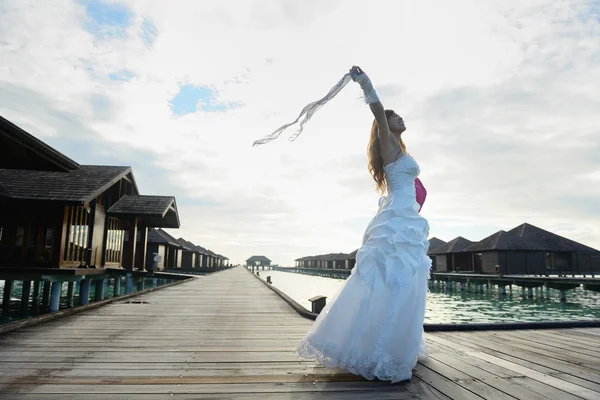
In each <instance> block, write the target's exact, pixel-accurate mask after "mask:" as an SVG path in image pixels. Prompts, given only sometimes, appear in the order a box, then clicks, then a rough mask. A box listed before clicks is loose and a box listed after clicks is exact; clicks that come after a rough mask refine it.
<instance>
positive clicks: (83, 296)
mask: <svg viewBox="0 0 600 400" xmlns="http://www.w3.org/2000/svg"><path fill="white" fill-rule="evenodd" d="M89 302H90V280H89V279H83V280H81V281H79V305H82V306H83V305H85V304H88V303H89Z"/></svg>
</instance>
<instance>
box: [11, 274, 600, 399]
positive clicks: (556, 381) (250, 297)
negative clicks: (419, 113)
mask: <svg viewBox="0 0 600 400" xmlns="http://www.w3.org/2000/svg"><path fill="white" fill-rule="evenodd" d="M311 324H312V321H310V320H308V319H305V318H303V317H301V316H299V315H298V314H297V313H296V312H295V311H294V310H293V309H292V308H291V307H290V306H289V305H288V304H287V303H285V302H284V301H283V300H281V298H280V297H279V296H278V295H277V294H276V293H274V292H273V291H271V290H269V288H267V287H266V286H265V285H264V284H263V283H262V282H259V281H258V280H257V279H256V278H255V277H253V276H252V275H251V274H250V273H249V272H248V271H247V270H245V269H244V268H234V269H231V270H227V271H222V272H218V273H215V274H212V275H206V276H200V277H198V278H197V279H193V280H190V281H189V282H185V283H182V284H180V285H177V286H173V287H167V288H165V289H161V290H157V291H154V292H151V293H146V294H142V295H140V296H136V297H134V298H128V299H125V300H123V301H118V302H114V303H111V304H108V305H106V306H103V307H101V308H98V309H95V310H93V311H90V312H84V313H80V314H76V315H71V316H69V317H65V318H61V319H57V320H54V321H52V322H49V323H45V324H41V325H36V326H34V327H30V328H25V329H22V330H19V331H15V332H11V333H8V334H5V335H3V336H0V398H2V399H41V400H43V399H61V400H62V399H122V398H127V399H149V400H154V399H209V398H210V399H232V398H233V399H262V400H267V399H300V400H302V399H461V400H462V399H466V400H469V399H482V398H483V399H524V400H525V399H526V400H534V399H560V400H565V399H566V400H569V399H573V400H574V399H599V398H600V361H599V360H600V358H599V357H600V329H596V328H588V329H563V330H537V331H528V330H521V331H502V332H500V331H495V332H494V331H488V332H444V333H427V334H426V338H427V341H428V344H429V350H430V358H429V360H427V361H423V362H421V363H419V364H418V365H417V367H416V368H415V370H414V377H413V379H412V380H411V381H409V382H404V383H399V384H395V385H390V384H389V383H386V382H380V381H367V380H364V379H362V378H360V377H358V376H355V375H352V374H348V373H346V372H344V371H341V370H328V369H325V368H322V367H320V366H319V365H318V364H317V363H315V362H312V361H305V360H301V359H299V358H298V357H297V356H296V354H295V348H296V346H297V344H298V343H299V341H300V340H301V339H302V337H303V336H304V334H305V332H306V331H307V330H308V328H309V327H310V325H311Z"/></svg>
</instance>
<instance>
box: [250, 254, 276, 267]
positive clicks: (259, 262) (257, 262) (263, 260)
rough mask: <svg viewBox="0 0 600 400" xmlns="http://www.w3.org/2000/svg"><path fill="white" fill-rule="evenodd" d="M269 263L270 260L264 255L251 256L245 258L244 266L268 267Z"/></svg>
mask: <svg viewBox="0 0 600 400" xmlns="http://www.w3.org/2000/svg"><path fill="white" fill-rule="evenodd" d="M270 265H271V260H269V259H268V258H267V257H265V256H252V257H250V258H249V259H247V260H246V266H248V267H252V266H258V267H268V266H270Z"/></svg>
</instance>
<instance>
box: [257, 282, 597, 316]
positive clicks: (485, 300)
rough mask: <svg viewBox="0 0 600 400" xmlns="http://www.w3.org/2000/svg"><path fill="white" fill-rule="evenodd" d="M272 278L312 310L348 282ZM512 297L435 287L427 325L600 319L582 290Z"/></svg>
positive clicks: (592, 295)
mask: <svg viewBox="0 0 600 400" xmlns="http://www.w3.org/2000/svg"><path fill="white" fill-rule="evenodd" d="M267 276H271V279H272V282H273V286H275V287H276V288H278V289H279V290H281V291H282V292H284V293H286V294H287V295H288V296H290V297H291V298H293V299H294V300H295V301H297V302H298V303H299V304H301V305H302V306H304V307H305V308H307V309H309V310H310V309H311V304H310V302H309V301H308V299H309V298H311V297H313V296H316V295H324V296H327V297H328V298H331V297H333V296H334V295H335V294H336V293H337V292H338V290H339V289H340V288H341V287H342V285H343V284H344V283H345V280H344V279H334V278H324V277H320V276H311V275H303V274H295V273H290V272H280V271H260V278H261V279H263V280H265V279H266V277H267ZM512 292H513V293H512V295H510V294H508V293H509V292H508V288H507V295H506V296H502V297H501V296H499V295H498V289H497V287H494V288H492V289H490V290H486V291H484V292H483V293H476V292H474V291H471V292H467V291H462V292H461V291H458V290H445V289H443V288H441V287H439V286H437V285H435V286H433V287H431V286H430V293H429V294H428V298H427V309H426V312H425V322H426V323H461V324H469V323H498V322H532V321H583V320H594V319H600V293H596V292H591V291H585V290H583V289H581V288H578V289H574V290H569V291H567V301H566V302H561V301H560V294H559V291H558V290H553V289H551V290H550V292H549V296H548V295H547V292H546V289H540V290H539V291H538V292H537V293H538V294H537V295H536V292H535V290H534V297H533V298H531V299H530V298H523V297H522V296H521V288H520V287H517V286H513V287H512Z"/></svg>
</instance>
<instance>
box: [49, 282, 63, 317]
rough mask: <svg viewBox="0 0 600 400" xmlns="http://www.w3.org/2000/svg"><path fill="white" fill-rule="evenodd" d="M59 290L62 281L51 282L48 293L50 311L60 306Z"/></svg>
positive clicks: (56, 309) (55, 310)
mask: <svg viewBox="0 0 600 400" xmlns="http://www.w3.org/2000/svg"><path fill="white" fill-rule="evenodd" d="M61 290H62V282H52V290H51V294H50V312H57V311H58V309H59V308H60V292H61Z"/></svg>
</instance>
